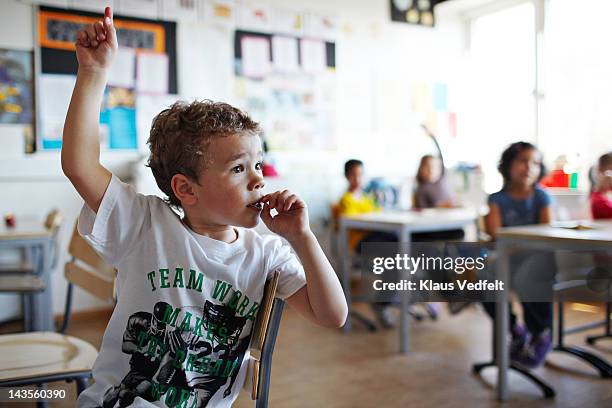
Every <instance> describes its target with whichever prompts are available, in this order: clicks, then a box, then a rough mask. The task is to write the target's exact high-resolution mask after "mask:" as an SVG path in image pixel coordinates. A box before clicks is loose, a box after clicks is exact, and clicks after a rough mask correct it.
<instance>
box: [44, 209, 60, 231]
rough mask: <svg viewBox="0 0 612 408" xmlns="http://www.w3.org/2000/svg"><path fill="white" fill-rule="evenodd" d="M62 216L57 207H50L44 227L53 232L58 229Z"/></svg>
mask: <svg viewBox="0 0 612 408" xmlns="http://www.w3.org/2000/svg"><path fill="white" fill-rule="evenodd" d="M63 219H64V217H63V216H62V213H61V212H60V211H59V210H58V209H57V208H54V209H52V210H51V211H50V212H49V214H47V218H46V219H45V224H44V225H45V228H46V229H48V230H49V231H52V232H55V231H57V230H59V227H60V226H61V225H62V221H63Z"/></svg>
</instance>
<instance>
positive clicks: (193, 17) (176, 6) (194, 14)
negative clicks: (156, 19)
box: [160, 0, 198, 22]
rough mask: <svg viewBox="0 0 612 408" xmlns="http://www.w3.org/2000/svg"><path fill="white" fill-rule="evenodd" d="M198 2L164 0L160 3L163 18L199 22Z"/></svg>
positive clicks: (194, 0) (196, 0)
mask: <svg viewBox="0 0 612 408" xmlns="http://www.w3.org/2000/svg"><path fill="white" fill-rule="evenodd" d="M197 3H198V0H164V1H161V2H160V6H161V12H162V18H164V19H165V20H171V21H176V20H180V21H184V22H187V21H197V20H198V6H197Z"/></svg>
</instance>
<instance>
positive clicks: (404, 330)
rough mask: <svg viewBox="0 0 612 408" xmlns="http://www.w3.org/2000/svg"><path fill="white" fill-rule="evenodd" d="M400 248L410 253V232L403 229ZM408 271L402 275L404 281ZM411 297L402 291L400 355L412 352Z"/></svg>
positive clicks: (400, 233) (405, 291)
mask: <svg viewBox="0 0 612 408" xmlns="http://www.w3.org/2000/svg"><path fill="white" fill-rule="evenodd" d="M399 235H400V236H399V244H400V245H399V248H400V249H401V251H406V253H408V254H409V253H410V230H408V229H407V228H402V229H401V230H400V231H399ZM405 275H406V271H403V272H402V273H401V274H400V278H401V279H404V278H405ZM409 307H410V297H409V294H408V291H407V290H403V291H400V353H402V354H406V353H408V352H409V351H410V314H409V313H408V311H409V310H408V309H409Z"/></svg>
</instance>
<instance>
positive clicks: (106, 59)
mask: <svg viewBox="0 0 612 408" xmlns="http://www.w3.org/2000/svg"><path fill="white" fill-rule="evenodd" d="M75 45H76V55H77V60H78V63H79V69H78V73H77V80H76V85H75V87H74V91H73V93H72V99H71V101H70V107H69V108H68V114H67V115H66V123H65V124H64V137H63V142H62V170H63V171H64V174H65V175H66V176H67V177H68V178H69V179H70V181H71V182H72V184H73V185H74V187H75V188H76V190H77V192H78V193H79V194H80V195H81V197H83V200H85V202H86V203H87V205H88V206H89V207H90V208H91V209H92V210H94V211H96V212H97V211H98V208H99V207H100V202H101V201H102V197H103V196H104V193H105V191H106V188H107V187H108V184H109V183H110V179H111V173H110V172H109V171H108V170H107V169H106V168H104V167H103V166H102V165H101V164H100V141H99V119H100V105H101V103H102V95H103V93H104V88H105V86H106V75H107V71H108V68H109V67H110V65H111V62H112V59H113V56H114V54H115V52H116V51H117V36H116V33H115V27H114V25H113V22H112V11H111V9H110V7H107V8H106V10H105V12H104V19H103V20H101V21H98V22H96V23H95V24H89V25H87V26H86V27H85V28H84V29H83V30H81V31H79V33H78V35H77V41H76V44H75Z"/></svg>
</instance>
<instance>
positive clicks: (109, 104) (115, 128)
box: [100, 86, 138, 149]
mask: <svg viewBox="0 0 612 408" xmlns="http://www.w3.org/2000/svg"><path fill="white" fill-rule="evenodd" d="M100 125H101V132H100V133H101V137H100V141H101V144H102V146H107V147H108V148H109V149H136V148H137V147H138V146H137V145H138V143H137V134H136V104H135V97H134V91H133V90H131V89H128V88H117V87H110V86H109V87H107V88H106V91H105V93H104V101H103V102H102V111H101V112H100Z"/></svg>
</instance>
